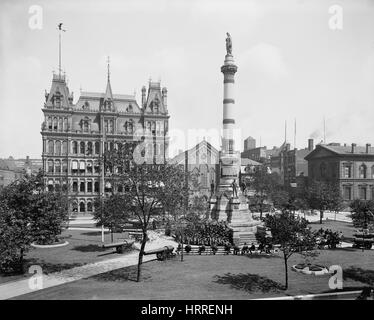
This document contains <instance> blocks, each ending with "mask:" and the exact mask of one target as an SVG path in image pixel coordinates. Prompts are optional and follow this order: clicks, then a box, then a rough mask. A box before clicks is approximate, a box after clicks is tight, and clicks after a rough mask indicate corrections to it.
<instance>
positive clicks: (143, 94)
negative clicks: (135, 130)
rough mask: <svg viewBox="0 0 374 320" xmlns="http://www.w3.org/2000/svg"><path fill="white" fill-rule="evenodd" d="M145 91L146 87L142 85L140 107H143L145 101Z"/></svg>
mask: <svg viewBox="0 0 374 320" xmlns="http://www.w3.org/2000/svg"><path fill="white" fill-rule="evenodd" d="M146 93H147V88H146V87H145V86H143V88H142V108H144V106H145V103H146Z"/></svg>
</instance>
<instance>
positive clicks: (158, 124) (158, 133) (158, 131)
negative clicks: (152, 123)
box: [156, 121, 160, 135]
mask: <svg viewBox="0 0 374 320" xmlns="http://www.w3.org/2000/svg"><path fill="white" fill-rule="evenodd" d="M156 133H157V135H160V122H159V121H157V122H156Z"/></svg>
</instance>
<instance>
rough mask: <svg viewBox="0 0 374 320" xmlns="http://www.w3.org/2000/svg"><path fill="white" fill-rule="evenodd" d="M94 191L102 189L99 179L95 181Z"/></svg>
mask: <svg viewBox="0 0 374 320" xmlns="http://www.w3.org/2000/svg"><path fill="white" fill-rule="evenodd" d="M94 192H96V193H98V192H100V189H99V181H95V185H94Z"/></svg>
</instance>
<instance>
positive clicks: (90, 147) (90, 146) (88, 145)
mask: <svg viewBox="0 0 374 320" xmlns="http://www.w3.org/2000/svg"><path fill="white" fill-rule="evenodd" d="M87 154H88V155H92V142H91V141H89V142H88V143H87Z"/></svg>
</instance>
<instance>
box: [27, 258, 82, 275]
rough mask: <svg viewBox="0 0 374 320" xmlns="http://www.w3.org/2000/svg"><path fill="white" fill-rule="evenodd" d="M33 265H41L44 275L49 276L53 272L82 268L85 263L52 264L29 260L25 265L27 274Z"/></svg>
mask: <svg viewBox="0 0 374 320" xmlns="http://www.w3.org/2000/svg"><path fill="white" fill-rule="evenodd" d="M31 265H39V266H40V267H41V268H42V271H43V273H44V274H49V273H53V272H60V271H63V270H67V269H72V268H75V267H81V266H83V265H84V263H80V262H74V263H50V262H44V261H40V260H37V259H29V260H27V263H26V264H25V266H26V268H25V272H26V273H27V272H28V271H27V270H28V267H29V266H31Z"/></svg>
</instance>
